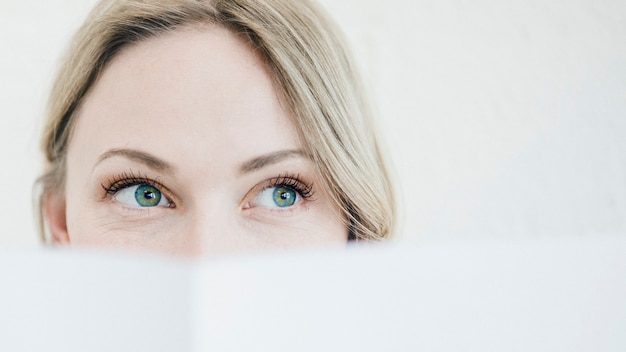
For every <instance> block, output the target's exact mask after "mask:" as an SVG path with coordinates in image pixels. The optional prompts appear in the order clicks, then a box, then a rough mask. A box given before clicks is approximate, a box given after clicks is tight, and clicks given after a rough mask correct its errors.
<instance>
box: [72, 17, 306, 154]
mask: <svg viewBox="0 0 626 352" xmlns="http://www.w3.org/2000/svg"><path fill="white" fill-rule="evenodd" d="M268 72H269V71H268V70H267V68H266V66H265V64H264V63H263V61H262V60H261V59H260V58H259V57H258V56H257V55H256V54H255V53H254V52H253V51H252V50H251V48H250V45H248V44H247V43H246V42H244V41H243V40H242V39H241V38H239V37H238V36H237V35H235V34H233V33H232V32H230V31H229V30H226V29H223V28H219V27H209V26H203V27H194V28H184V29H180V30H177V31H174V32H171V33H167V34H165V35H162V36H159V37H154V38H150V39H147V40H145V41H142V42H139V43H136V44H133V45H131V46H129V47H127V48H125V49H123V50H122V51H121V52H120V53H119V54H118V55H117V56H116V57H115V58H114V59H113V60H112V61H111V62H110V63H109V64H108V66H107V67H106V68H105V70H104V71H103V73H102V75H101V77H100V78H99V79H98V81H97V82H96V83H95V84H94V86H93V87H92V89H91V91H90V92H89V94H88V95H87V96H86V97H85V100H84V102H83V106H82V107H81V109H80V111H79V112H78V116H77V117H78V122H77V126H76V130H75V133H74V136H73V140H72V141H71V142H70V151H69V152H70V155H71V153H72V151H73V150H74V151H77V150H83V149H85V148H86V149H88V150H87V151H89V152H91V153H92V154H98V153H102V152H104V151H105V150H107V149H110V148H122V147H123V148H131V147H132V148H137V149H142V150H148V151H154V150H157V151H159V153H160V154H161V156H162V157H163V158H166V159H167V158H170V159H172V158H173V159H176V160H181V159H180V155H181V154H182V155H184V156H189V157H192V156H194V157H198V156H201V155H202V153H204V154H205V155H206V154H207V153H208V154H210V153H212V152H217V151H224V150H227V149H230V150H235V151H237V155H240V156H242V157H243V156H245V155H250V154H251V153H254V154H260V153H269V152H274V151H275V150H278V149H285V148H294V147H299V145H300V143H299V140H298V138H297V137H296V136H297V133H296V130H295V128H294V126H293V122H292V119H291V118H290V116H289V115H288V114H287V113H286V111H285V109H283V106H282V105H281V103H280V98H279V96H278V94H277V91H276V90H275V89H274V85H273V80H272V79H271V77H270V75H269V73H268ZM173 143H175V144H173ZM164 144H169V145H170V146H171V147H175V148H169V149H168V148H163V145H164ZM181 161H184V160H181Z"/></svg>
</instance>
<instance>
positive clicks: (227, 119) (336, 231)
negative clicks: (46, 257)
mask: <svg viewBox="0 0 626 352" xmlns="http://www.w3.org/2000/svg"><path fill="white" fill-rule="evenodd" d="M77 118H78V121H77V124H76V126H75V130H74V132H73V135H72V139H71V141H70V145H69V150H68V155H67V174H66V177H67V178H66V188H65V199H64V201H65V202H64V203H65V204H62V203H63V202H50V204H52V205H47V206H46V212H47V216H48V222H49V223H50V228H51V232H52V234H53V238H54V239H55V241H57V242H67V243H71V244H72V245H88V246H107V247H122V248H132V249H142V250H148V251H154V252H162V253H169V254H183V255H196V254H206V253H225V252H233V251H247V250H259V249H271V248H292V247H303V246H316V245H331V244H335V245H343V244H345V243H346V241H347V229H346V226H345V225H344V223H343V221H342V218H341V216H340V215H339V212H338V211H337V210H336V209H334V208H333V206H332V205H331V202H330V199H329V195H328V193H327V192H326V190H325V189H323V187H322V183H321V182H320V181H319V177H318V173H317V172H318V171H317V168H316V167H315V164H314V163H313V162H312V161H311V160H310V159H309V158H308V157H307V155H305V154H304V152H303V146H302V144H301V142H300V140H299V137H298V133H297V132H296V129H295V127H294V125H293V123H292V120H291V119H290V117H289V115H288V113H287V112H286V111H285V110H284V109H283V106H281V103H280V99H279V97H278V96H277V92H276V90H275V89H274V87H273V85H272V81H271V79H270V76H269V74H268V70H267V69H266V67H265V66H264V64H263V63H262V62H261V60H260V59H259V58H257V57H256V56H255V55H254V54H253V52H252V51H251V49H250V47H249V46H248V45H246V43H245V42H243V41H242V40H241V39H239V38H238V37H237V36H235V35H234V34H232V33H231V32H229V31H227V30H225V29H220V28H215V27H200V28H194V29H184V30H178V31H176V32H174V33H170V34H167V35H163V36H160V37H157V38H152V39H148V40H145V41H143V42H140V43H138V44H135V45H133V46H130V47H127V48H125V49H124V50H123V51H122V52H120V53H119V54H118V55H117V56H116V57H115V58H114V59H113V60H112V61H111V62H110V63H109V65H108V66H107V68H106V69H105V70H104V72H103V74H102V76H101V77H100V78H99V80H98V81H97V83H96V84H95V85H94V86H93V87H92V89H91V91H90V92H89V94H88V95H87V96H86V98H85V100H84V103H83V105H82V106H81V108H80V110H79V111H78V115H77ZM54 204H57V206H56V207H55V206H54ZM58 204H61V205H58ZM51 209H52V210H51ZM55 212H56V215H55Z"/></svg>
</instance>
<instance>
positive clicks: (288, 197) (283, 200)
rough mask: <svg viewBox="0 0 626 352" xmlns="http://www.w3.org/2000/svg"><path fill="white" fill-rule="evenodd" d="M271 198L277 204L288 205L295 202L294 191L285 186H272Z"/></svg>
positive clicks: (282, 206) (280, 205)
mask: <svg viewBox="0 0 626 352" xmlns="http://www.w3.org/2000/svg"><path fill="white" fill-rule="evenodd" d="M272 198H273V201H274V204H276V205H277V206H279V207H281V208H284V207H288V206H291V205H293V203H295V202H296V191H294V190H293V189H291V188H287V187H274V192H273V194H272Z"/></svg>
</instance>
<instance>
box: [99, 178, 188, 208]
mask: <svg viewBox="0 0 626 352" xmlns="http://www.w3.org/2000/svg"><path fill="white" fill-rule="evenodd" d="M143 184H146V185H150V186H152V187H155V188H157V189H158V190H159V191H160V192H161V194H162V195H163V197H165V198H166V199H167V201H168V202H169V204H170V208H174V207H175V204H176V202H175V201H174V198H173V197H172V196H171V194H172V192H170V191H169V189H168V188H167V187H166V186H165V185H163V184H162V183H161V182H159V181H158V178H150V177H148V176H138V175H136V174H135V172H133V171H132V170H130V171H127V172H123V173H121V174H118V175H116V176H115V177H113V178H110V179H108V180H107V182H106V184H104V183H101V184H100V186H101V187H102V189H103V190H104V192H105V197H107V196H109V197H113V196H115V195H116V194H117V193H118V192H120V191H122V190H124V189H127V188H129V187H133V186H137V185H143Z"/></svg>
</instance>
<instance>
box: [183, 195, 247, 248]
mask: <svg viewBox="0 0 626 352" xmlns="http://www.w3.org/2000/svg"><path fill="white" fill-rule="evenodd" d="M187 215H188V216H189V219H188V224H189V225H188V228H187V229H186V233H185V236H188V238H189V239H190V241H189V242H190V244H191V247H192V248H190V251H191V252H192V253H194V254H198V255H211V254H220V253H225V252H230V251H233V250H234V249H235V248H236V247H237V237H238V236H237V235H236V234H237V226H236V223H237V220H236V215H237V214H236V211H235V210H234V209H233V208H232V207H229V206H224V202H220V201H219V199H217V197H215V198H213V199H212V200H207V201H205V202H203V203H202V204H197V205H195V206H194V207H193V209H191V210H190V211H189V213H188V214H187Z"/></svg>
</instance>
